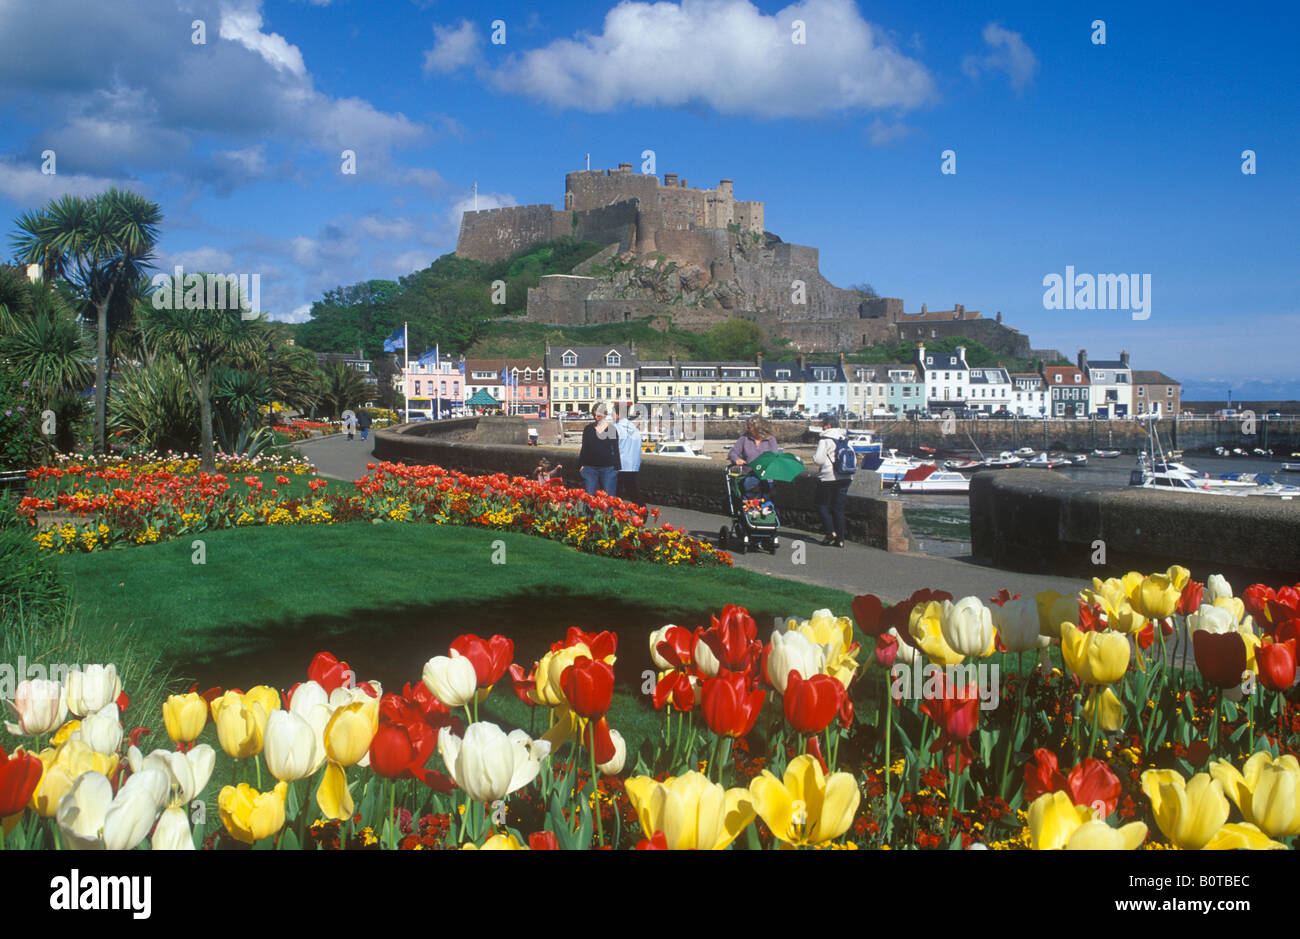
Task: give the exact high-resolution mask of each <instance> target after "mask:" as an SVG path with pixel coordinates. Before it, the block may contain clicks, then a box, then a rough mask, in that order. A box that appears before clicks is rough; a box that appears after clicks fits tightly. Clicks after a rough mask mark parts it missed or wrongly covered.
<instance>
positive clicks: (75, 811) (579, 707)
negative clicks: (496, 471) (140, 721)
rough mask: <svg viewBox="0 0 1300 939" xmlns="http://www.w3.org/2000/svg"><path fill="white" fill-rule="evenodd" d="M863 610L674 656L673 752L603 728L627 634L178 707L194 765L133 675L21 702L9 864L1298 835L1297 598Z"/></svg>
mask: <svg viewBox="0 0 1300 939" xmlns="http://www.w3.org/2000/svg"><path fill="white" fill-rule="evenodd" d="M377 469H378V468H377ZM383 472H385V474H387V471H383ZM377 475H378V474H376V476H377ZM391 481H392V479H391V477H388V478H386V479H384V480H378V479H374V478H372V479H371V480H369V481H368V482H366V483H365V486H364V488H370V487H375V486H377V487H378V490H377V492H378V491H382V490H383V489H384V487H385V486H387V485H388V484H389V483H390V482H391ZM394 484H395V483H394ZM377 492H376V493H371V495H374V494H377ZM852 612H853V616H852V618H850V617H848V616H836V615H834V614H833V613H831V611H829V610H819V611H817V612H815V613H814V614H813V615H812V616H811V617H810V618H808V619H806V620H805V619H798V618H790V619H788V620H787V621H786V622H784V623H778V624H777V626H776V628H775V629H774V631H773V632H772V634H771V636H770V639H769V640H768V641H767V642H763V641H762V639H760V637H759V634H758V629H757V626H756V624H755V622H754V620H753V619H752V618H751V617H750V616H749V615H748V613H747V612H746V611H745V610H744V609H742V608H740V607H737V606H728V607H727V608H726V609H724V610H723V611H722V612H721V614H719V615H717V616H714V617H713V618H712V621H711V623H710V625H709V626H707V627H700V628H697V629H695V630H688V629H685V628H683V627H678V626H675V625H667V626H664V627H662V628H661V629H658V630H655V631H654V632H653V633H652V634H651V635H650V637H649V642H648V647H649V654H650V657H651V659H652V660H653V662H654V664H655V670H654V671H651V672H649V673H648V674H647V675H645V676H644V679H643V684H642V685H641V690H642V691H643V692H644V694H645V699H646V704H645V706H646V707H647V708H649V707H654V708H656V709H658V710H660V711H662V712H663V715H664V726H663V730H662V732H661V734H660V735H659V738H658V740H653V741H647V743H646V745H645V746H643V747H642V748H641V750H640V751H639V752H636V753H630V752H628V749H627V747H626V746H625V744H624V742H623V740H622V737H621V736H620V734H619V733H618V731H617V729H615V728H612V727H610V726H609V721H608V717H607V713H608V712H609V708H610V703H611V700H612V697H613V694H614V678H615V669H614V667H615V665H616V664H617V662H618V656H619V650H618V648H617V646H618V640H617V637H616V636H615V635H614V634H613V633H610V632H600V633H586V632H583V631H582V630H579V629H576V628H573V629H570V630H569V631H568V634H567V635H566V636H565V637H564V638H563V639H562V640H560V641H557V642H555V643H554V644H553V645H552V646H551V647H550V649H549V651H547V652H546V654H545V655H543V656H542V657H541V659H540V660H539V661H537V662H534V663H532V664H531V665H530V666H528V667H526V668H525V667H524V666H523V665H521V664H519V663H515V662H514V661H513V659H514V644H513V642H512V641H511V640H510V639H509V638H507V637H505V636H501V635H494V636H491V637H490V638H486V639H484V638H480V637H478V636H476V635H472V634H466V635H462V636H460V637H459V638H457V639H456V640H455V641H454V642H453V643H452V644H451V648H450V649H448V650H447V654H446V655H442V654H439V655H435V656H433V657H432V658H430V659H429V660H428V662H427V663H426V664H425V665H424V668H423V671H422V673H421V676H420V680H419V681H415V682H412V683H408V684H406V685H405V686H404V687H403V688H402V690H401V692H400V693H394V692H385V691H384V690H383V689H382V688H380V687H379V686H378V684H377V683H375V682H360V683H358V682H357V681H356V680H355V675H354V673H353V671H352V669H351V668H350V667H349V666H348V664H347V663H345V662H339V661H338V660H336V659H335V658H334V657H333V656H331V655H330V654H329V653H324V652H322V653H320V654H319V655H317V656H316V658H315V659H314V660H313V661H312V662H311V664H310V666H309V667H308V669H307V674H306V679H305V680H304V681H303V682H300V683H299V684H296V685H294V686H293V687H292V688H289V689H287V690H285V691H283V692H281V691H279V690H277V689H274V688H270V687H266V686H257V687H253V688H250V689H249V690H248V691H247V692H239V691H223V690H221V689H215V688H214V689H210V690H209V691H208V692H205V693H204V694H202V695H200V694H198V693H197V689H191V691H190V692H189V693H188V694H184V695H173V696H172V697H170V698H169V699H168V700H167V702H166V703H165V704H164V707H163V719H164V723H165V725H166V731H167V734H168V736H170V737H171V739H172V741H173V744H174V749H167V748H162V749H156V750H154V751H153V752H151V753H149V754H148V755H147V756H146V755H144V753H143V752H142V751H141V750H140V749H139V743H140V739H141V734H142V733H143V732H144V731H143V728H136V729H135V730H133V731H131V732H129V733H127V732H126V730H125V728H126V724H124V723H123V720H122V710H121V709H122V708H124V707H126V708H129V701H128V699H126V697H125V695H123V694H122V689H121V686H120V683H118V682H117V680H116V672H115V669H113V668H112V667H111V666H109V667H100V666H91V667H89V668H87V669H86V670H85V671H84V672H82V671H79V672H77V673H76V674H74V675H70V676H67V678H66V679H65V680H64V681H63V683H59V682H38V681H26V682H23V683H22V684H21V685H19V687H18V689H17V693H16V695H15V703H14V710H15V711H16V713H17V718H18V723H17V724H11V725H9V730H10V732H11V733H14V734H19V735H23V736H27V737H31V738H34V743H35V752H27V751H24V750H22V749H20V750H18V751H16V752H14V753H13V754H12V755H9V756H6V755H4V754H3V753H2V752H0V799H3V801H0V817H4V824H3V831H4V835H3V837H5V838H7V839H8V841H9V844H10V845H11V846H15V847H42V846H53V845H55V844H56V843H60V841H59V840H58V839H61V844H62V845H63V846H64V847H109V848H132V847H135V846H137V845H138V844H140V843H141V842H143V841H144V840H145V839H146V838H149V839H150V840H151V844H152V846H153V847H154V848H155V849H160V848H161V849H166V848H194V847H195V846H196V844H201V845H202V846H204V847H238V846H241V845H255V844H258V843H262V845H263V846H274V847H277V848H280V849H295V848H304V847H308V848H315V847H323V848H337V847H349V848H375V849H379V848H388V849H416V850H419V849H444V848H462V849H470V848H475V849H482V848H486V849H520V848H532V849H534V850H542V849H545V850H551V849H557V848H589V847H593V846H594V847H610V848H637V849H644V850H656V849H673V848H705V849H725V848H729V847H734V848H745V849H755V848H760V849H761V848H769V847H784V848H802V847H807V848H830V849H836V848H841V849H863V848H888V849H904V848H936V847H952V848H968V849H969V848H976V847H982V848H992V849H1019V848H1037V849H1049V848H1066V849H1080V848H1086V849H1119V848H1127V849H1132V848H1138V847H1145V848H1154V849H1160V848H1170V847H1175V848H1181V849H1202V848H1204V849H1230V848H1252V849H1253V848H1285V847H1291V846H1293V843H1294V839H1295V837H1296V835H1297V834H1300V803H1298V802H1297V799H1296V792H1297V791H1300V763H1298V762H1297V760H1296V757H1295V752H1296V743H1297V734H1298V733H1300V713H1298V712H1297V709H1296V706H1295V703H1294V702H1293V701H1292V700H1291V691H1292V686H1293V685H1294V683H1295V678H1296V660H1295V644H1296V640H1297V631H1298V630H1300V589H1296V588H1289V587H1288V588H1283V589H1280V590H1276V591H1273V590H1270V589H1268V588H1265V587H1262V586H1260V585H1252V586H1251V587H1248V588H1247V589H1246V590H1245V591H1244V593H1243V595H1242V596H1241V597H1236V596H1234V595H1233V593H1232V590H1231V588H1230V586H1229V585H1228V584H1227V582H1226V581H1224V580H1223V578H1217V577H1212V578H1210V580H1209V582H1208V583H1206V584H1201V583H1197V582H1195V581H1192V580H1191V579H1190V578H1189V576H1188V574H1187V572H1186V571H1185V570H1183V569H1181V568H1171V569H1169V570H1168V571H1166V572H1163V573H1156V574H1151V575H1146V576H1143V575H1141V574H1137V573H1131V574H1129V575H1126V576H1125V577H1123V578H1116V579H1112V580H1108V581H1100V580H1098V581H1095V582H1094V585H1093V588H1092V589H1089V590H1085V591H1083V592H1081V593H1080V594H1077V595H1075V594H1070V595H1059V594H1056V593H1054V592H1046V593H1043V594H1039V595H1038V596H1036V597H1024V598H1021V597H1018V596H1017V597H1012V596H1009V595H1007V594H1005V593H1003V594H1000V595H999V596H998V597H994V598H990V599H989V600H988V601H987V602H986V601H983V600H981V599H979V598H976V597H966V598H962V599H961V600H957V601H955V602H954V600H953V598H952V597H951V596H950V595H947V594H945V593H943V592H941V591H928V590H927V591H918V593H917V594H915V595H913V597H911V598H909V600H907V601H906V602H904V603H900V604H897V605H894V606H892V607H885V606H883V605H882V604H881V602H880V601H879V599H878V598H876V597H874V596H871V595H863V596H859V597H857V598H855V600H854V602H853V608H852ZM855 625H856V629H857V631H858V633H860V634H862V635H864V636H866V637H868V638H869V639H870V641H871V644H872V645H871V648H869V649H866V650H864V649H863V648H862V647H861V646H860V645H859V644H858V643H857V642H855V641H854V636H855V630H854V627H855ZM1187 637H1190V638H1187ZM1184 657H1185V658H1186V659H1187V664H1188V665H1189V666H1190V665H1194V666H1195V667H1194V668H1182V667H1181V661H1180V660H1181V659H1182V658H1184ZM1057 661H1059V662H1060V665H1059V666H1058V665H1056V664H1055V663H1056V662H1057ZM873 663H874V665H873ZM412 677H414V676H412ZM503 683H505V689H504V690H502V689H498V688H497V686H498V685H501V684H503ZM494 693H495V694H512V693H513V694H514V695H515V696H517V697H518V699H519V700H520V701H521V702H523V703H524V704H526V705H528V706H529V708H530V709H531V710H530V714H531V715H532V717H531V721H530V725H531V726H530V729H529V730H528V731H524V730H523V729H516V730H511V731H509V732H507V731H506V729H504V728H502V727H500V726H498V725H496V724H494V723H491V722H487V721H480V720H479V719H478V712H479V707H480V705H481V704H482V702H483V701H484V700H485V699H487V697H488V696H489V695H491V694H494ZM69 717H72V718H73V719H72V720H71V721H69V720H68V718H69ZM204 737H206V738H207V739H206V740H202V741H201V738H204ZM208 741H211V742H208ZM46 744H48V745H46ZM213 744H215V746H214V745H213ZM1023 753H1032V754H1033V756H1032V757H1031V758H1029V759H1028V760H1025V759H1023V758H1020V757H1016V756H1015V755H1016V754H1023ZM37 754H39V755H37ZM220 754H224V756H221V755H220ZM1013 757H1015V758H1014V759H1013ZM218 759H223V760H230V761H233V770H232V772H233V778H234V782H233V783H232V784H231V785H227V786H225V787H224V788H222V789H221V791H220V793H219V794H217V797H216V802H217V809H218V811H217V815H218V816H219V818H220V825H219V827H218V826H216V825H213V826H212V830H194V829H191V827H190V826H191V821H192V818H194V817H201V813H200V814H196V813H193V812H192V811H190V809H191V808H192V806H193V804H194V802H195V800H198V799H200V798H201V797H202V793H203V790H204V788H205V786H206V785H207V783H208V781H209V779H210V778H211V776H212V774H213V769H214V766H215V764H216V761H217V760H218ZM363 764H364V765H363ZM593 780H594V781H595V782H594V783H593ZM150 832H152V834H150ZM0 843H2V842H0Z"/></svg>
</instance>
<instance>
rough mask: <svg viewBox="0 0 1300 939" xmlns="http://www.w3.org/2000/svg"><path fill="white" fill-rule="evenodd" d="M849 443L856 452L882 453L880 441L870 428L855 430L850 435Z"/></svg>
mask: <svg viewBox="0 0 1300 939" xmlns="http://www.w3.org/2000/svg"><path fill="white" fill-rule="evenodd" d="M848 445H849V446H850V447H851V448H852V449H853V452H854V453H858V454H864V453H872V454H879V453H880V441H879V440H877V439H876V435H875V434H873V433H871V431H869V430H861V431H853V432H852V433H850V434H849V436H848Z"/></svg>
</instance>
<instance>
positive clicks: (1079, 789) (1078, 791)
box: [1066, 757, 1121, 816]
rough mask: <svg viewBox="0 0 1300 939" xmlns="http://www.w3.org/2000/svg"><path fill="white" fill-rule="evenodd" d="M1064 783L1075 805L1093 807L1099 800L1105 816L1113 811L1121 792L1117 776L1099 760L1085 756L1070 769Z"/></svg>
mask: <svg viewBox="0 0 1300 939" xmlns="http://www.w3.org/2000/svg"><path fill="white" fill-rule="evenodd" d="M1066 783H1067V786H1066V788H1067V790H1068V791H1069V793H1070V798H1071V799H1073V800H1074V804H1075V805H1086V806H1088V807H1089V808H1095V807H1096V805H1097V803H1098V802H1100V803H1102V805H1103V806H1104V807H1105V809H1106V811H1105V812H1104V813H1102V814H1103V815H1106V816H1108V815H1110V814H1111V813H1112V812H1114V811H1115V807H1116V806H1117V805H1119V797H1120V792H1121V786H1120V782H1119V777H1118V776H1116V775H1115V774H1114V773H1113V772H1112V771H1111V768H1110V767H1109V766H1107V765H1106V764H1105V763H1103V762H1101V761H1100V760H1094V759H1093V758H1092V757H1086V758H1085V759H1084V760H1083V762H1082V763H1080V764H1079V765H1078V766H1076V767H1075V768H1074V769H1072V770H1070V775H1069V776H1067V777H1066Z"/></svg>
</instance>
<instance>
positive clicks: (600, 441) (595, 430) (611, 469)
mask: <svg viewBox="0 0 1300 939" xmlns="http://www.w3.org/2000/svg"><path fill="white" fill-rule="evenodd" d="M608 413H609V410H608V408H606V407H605V405H604V404H598V405H596V406H595V407H594V408H593V409H592V411H591V415H592V418H593V419H592V422H591V423H590V424H588V425H587V426H586V427H584V428H583V429H582V449H581V450H579V451H578V473H579V474H581V476H582V482H583V486H584V488H585V489H586V490H587V494H588V495H593V496H594V495H595V494H596V493H597V492H604V493H607V494H608V495H611V496H612V495H614V493H615V491H616V490H617V488H618V468H619V459H618V431H616V430H615V429H614V425H613V424H611V423H610V422H609V419H608V416H607V415H608Z"/></svg>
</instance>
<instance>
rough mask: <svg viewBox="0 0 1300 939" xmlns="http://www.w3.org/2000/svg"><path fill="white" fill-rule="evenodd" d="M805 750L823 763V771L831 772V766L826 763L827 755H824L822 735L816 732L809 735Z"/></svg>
mask: <svg viewBox="0 0 1300 939" xmlns="http://www.w3.org/2000/svg"><path fill="white" fill-rule="evenodd" d="M804 752H805V753H806V754H808V755H809V756H810V757H812V758H813V759H814V760H816V761H817V762H818V763H820V764H821V767H822V772H823V773H830V771H831V770H830V767H829V766H827V765H826V757H824V756H822V740H821V738H820V737H818V736H817V735H816V734H814V735H812V736H811V737H809V738H808V745H807V746H806V747H804Z"/></svg>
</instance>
